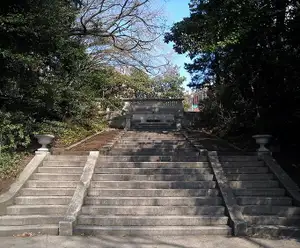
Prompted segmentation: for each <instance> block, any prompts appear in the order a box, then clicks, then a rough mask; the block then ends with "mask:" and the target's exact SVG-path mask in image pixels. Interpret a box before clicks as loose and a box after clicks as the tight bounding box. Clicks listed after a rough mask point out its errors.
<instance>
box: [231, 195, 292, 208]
mask: <svg viewBox="0 0 300 248" xmlns="http://www.w3.org/2000/svg"><path fill="white" fill-rule="evenodd" d="M237 203H238V204H239V205H277V206H280V205H290V206H291V205H292V199H291V198H290V197H278V196H277V197H253V196H252V197H250V196H247V197H245V196H243V197H237Z"/></svg>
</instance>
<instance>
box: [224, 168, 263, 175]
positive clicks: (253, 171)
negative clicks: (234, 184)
mask: <svg viewBox="0 0 300 248" xmlns="http://www.w3.org/2000/svg"><path fill="white" fill-rule="evenodd" d="M223 169H224V171H225V173H227V174H228V175H230V174H261V173H267V172H268V171H269V170H268V168H267V167H261V166H256V167H250V166H249V167H241V168H235V167H234V168H232V167H230V168H228V167H224V168H223Z"/></svg>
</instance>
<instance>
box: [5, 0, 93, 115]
mask: <svg viewBox="0 0 300 248" xmlns="http://www.w3.org/2000/svg"><path fill="white" fill-rule="evenodd" d="M75 17H76V10H75V9H74V8H73V7H72V5H71V2H68V1H65V0H53V1H52V0H51V1H50V0H46V1H41V0H26V1H18V0H13V1H10V2H9V3H6V2H4V3H1V8H0V36H1V37H2V42H1V45H0V46H1V48H0V49H1V53H0V73H1V78H0V107H1V108H2V109H5V110H6V111H9V112H10V111H12V112H14V111H16V110H18V111H22V112H24V113H25V114H28V115H30V116H31V117H34V118H36V119H37V120H41V119H43V118H46V117H48V118H49V117H51V118H54V119H55V118H56V119H64V118H69V117H71V116H74V115H75V113H76V111H80V112H81V111H82V108H84V105H85V102H86V101H87V97H86V96H87V95H85V94H84V90H85V89H86V88H87V87H86V84H85V82H86V81H85V75H86V73H88V71H89V70H88V69H87V68H89V66H90V62H89V58H88V56H87V54H86V53H85V47H84V46H82V45H81V44H80V42H79V40H76V39H73V38H71V37H70V36H69V32H70V30H71V27H72V26H73V23H74V20H75ZM79 102H80V103H81V106H80V105H79V104H78V103H79Z"/></svg>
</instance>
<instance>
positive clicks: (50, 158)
mask: <svg viewBox="0 0 300 248" xmlns="http://www.w3.org/2000/svg"><path fill="white" fill-rule="evenodd" d="M86 160H87V156H74V155H49V156H47V157H46V159H45V161H54V162H57V161H60V162H63V161H64V162H65V161H67V162H85V161H86Z"/></svg>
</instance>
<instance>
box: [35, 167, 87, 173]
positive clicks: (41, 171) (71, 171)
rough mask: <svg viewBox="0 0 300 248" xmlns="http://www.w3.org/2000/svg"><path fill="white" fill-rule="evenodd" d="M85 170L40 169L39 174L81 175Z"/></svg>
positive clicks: (75, 168)
mask: <svg viewBox="0 0 300 248" xmlns="http://www.w3.org/2000/svg"><path fill="white" fill-rule="evenodd" d="M82 171H83V168H81V167H45V166H42V167H39V168H38V172H39V173H53V174H57V173H59V174H79V175H81V174H82Z"/></svg>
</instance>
